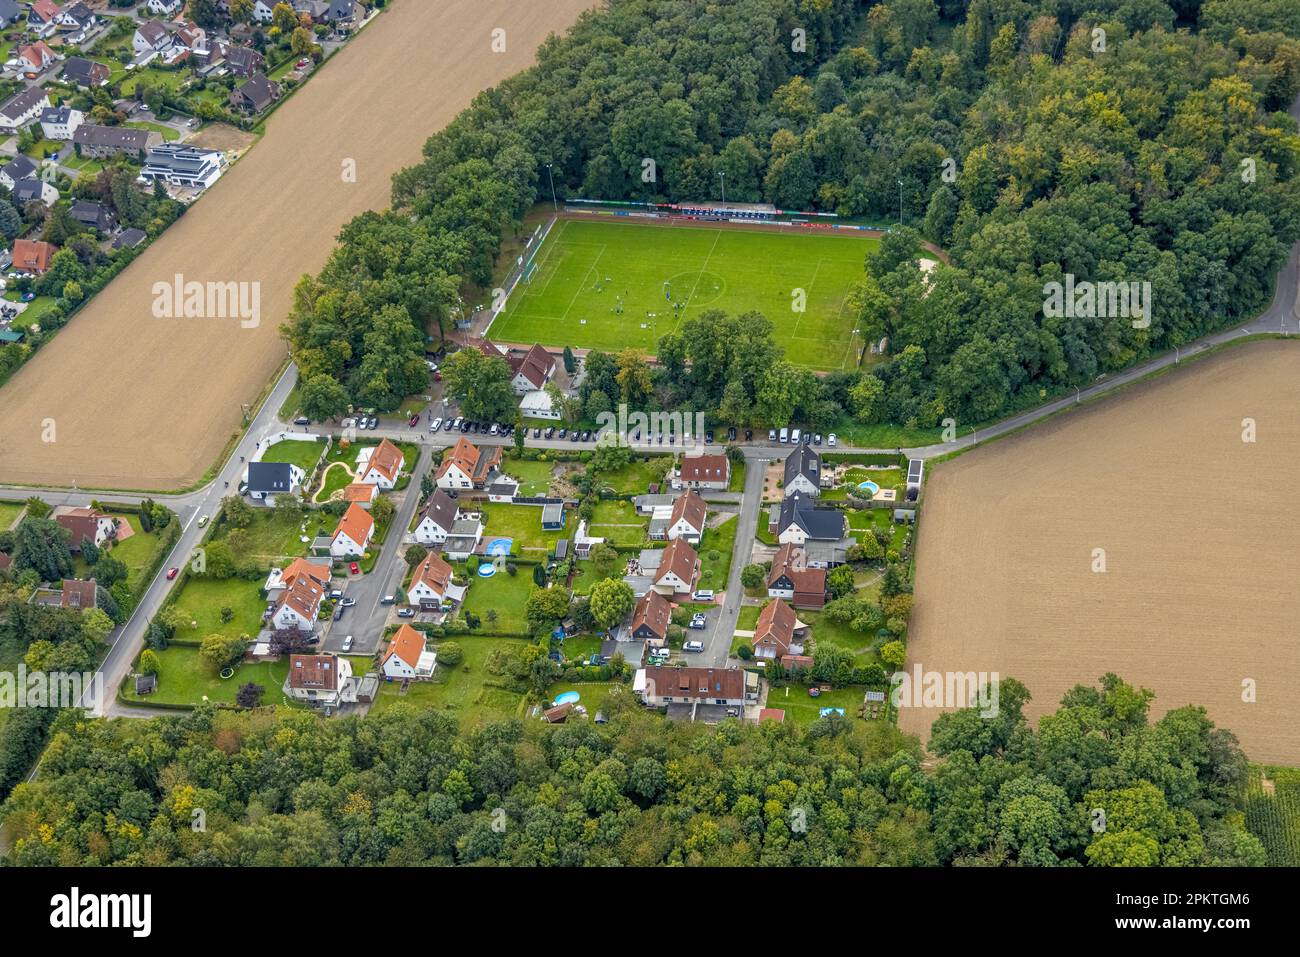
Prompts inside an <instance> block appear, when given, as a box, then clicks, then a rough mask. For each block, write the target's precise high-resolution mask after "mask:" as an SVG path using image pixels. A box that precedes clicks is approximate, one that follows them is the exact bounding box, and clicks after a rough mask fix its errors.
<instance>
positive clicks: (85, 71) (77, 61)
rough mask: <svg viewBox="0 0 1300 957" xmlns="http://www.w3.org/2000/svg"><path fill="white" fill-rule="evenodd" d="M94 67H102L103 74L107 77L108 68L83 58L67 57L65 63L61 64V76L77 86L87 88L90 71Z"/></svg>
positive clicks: (89, 80)
mask: <svg viewBox="0 0 1300 957" xmlns="http://www.w3.org/2000/svg"><path fill="white" fill-rule="evenodd" d="M96 67H103V70H104V73H105V74H106V75H107V73H108V67H107V66H106V65H105V64H103V63H96V62H95V61H94V60H87V59H86V58H85V57H80V56H74V57H69V58H68V60H67V62H66V63H64V64H63V75H64V76H65V77H67V78H68V79H70V80H72V81H73V82H74V83H76V84H77V85H79V86H89V85H90V82H91V77H90V73H91V70H93V69H95V68H96ZM106 78H107V76H106Z"/></svg>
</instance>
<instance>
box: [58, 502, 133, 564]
mask: <svg viewBox="0 0 1300 957" xmlns="http://www.w3.org/2000/svg"><path fill="white" fill-rule="evenodd" d="M53 517H54V521H55V522H57V523H58V524H59V526H60V527H61V528H64V529H67V532H68V550H69V551H70V552H74V553H76V552H80V551H81V543H82V542H83V541H85V540H87V539H88V540H89V541H90V542H92V543H93V544H94V545H95V546H96V547H98V546H102V545H103V544H104V543H105V542H107V541H109V540H110V539H112V538H113V537H114V536H115V535H117V522H115V521H114V520H113V519H112V518H111V517H110V516H108V515H105V514H104V513H103V512H101V511H99V510H98V509H95V508H86V507H73V506H67V505H60V506H58V507H57V508H55V509H54V515H53Z"/></svg>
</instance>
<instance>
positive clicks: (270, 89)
mask: <svg viewBox="0 0 1300 957" xmlns="http://www.w3.org/2000/svg"><path fill="white" fill-rule="evenodd" d="M278 99H280V84H279V83H275V82H272V81H271V80H268V79H267V78H266V76H265V74H262V73H255V74H253V76H251V77H249V78H248V79H247V80H245V81H244V82H243V83H241V84H240V85H239V86H237V87H235V88H234V89H233V90H231V91H230V105H231V106H232V107H234V108H235V109H236V110H242V111H243V112H245V113H261V112H262V111H263V110H267V109H269V108H270V107H271V105H272V104H273V103H275V101H276V100H278Z"/></svg>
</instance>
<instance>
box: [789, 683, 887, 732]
mask: <svg viewBox="0 0 1300 957" xmlns="http://www.w3.org/2000/svg"><path fill="white" fill-rule="evenodd" d="M787 691H788V692H789V693H788V694H787ZM866 691H867V689H866V688H860V687H855V686H850V687H847V688H836V689H834V690H833V691H823V692H822V693H821V695H820V696H819V697H816V698H811V697H809V696H808V686H807V685H802V684H785V685H781V686H779V687H775V688H773V689H772V690H771V691H769V692H768V695H767V707H769V708H780V709H782V710H783V711H785V719H786V720H787V721H793V722H794V723H795V724H812V723H813V722H814V721H816V720H817V719H818V718H819V717H821V709H822V708H843V709H844V717H846V718H848V719H849V720H850V721H856V720H858V708H859V707H861V706H862V699H863V696H864V695H865V694H866Z"/></svg>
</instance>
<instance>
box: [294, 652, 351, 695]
mask: <svg viewBox="0 0 1300 957" xmlns="http://www.w3.org/2000/svg"><path fill="white" fill-rule="evenodd" d="M338 686H339V663H338V661H337V659H335V657H334V656H333V655H290V656H289V687H290V688H303V689H311V690H313V691H318V690H321V689H324V690H326V691H337V690H338Z"/></svg>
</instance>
